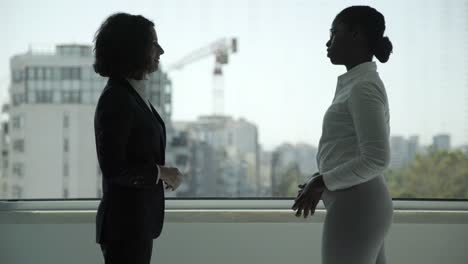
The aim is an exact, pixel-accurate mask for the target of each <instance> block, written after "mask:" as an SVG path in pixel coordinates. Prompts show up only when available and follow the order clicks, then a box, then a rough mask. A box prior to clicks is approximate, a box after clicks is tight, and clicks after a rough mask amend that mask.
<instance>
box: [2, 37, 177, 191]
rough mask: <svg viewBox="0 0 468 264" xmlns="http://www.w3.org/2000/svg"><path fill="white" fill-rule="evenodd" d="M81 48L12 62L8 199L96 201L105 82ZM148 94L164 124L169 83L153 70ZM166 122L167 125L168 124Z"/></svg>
mask: <svg viewBox="0 0 468 264" xmlns="http://www.w3.org/2000/svg"><path fill="white" fill-rule="evenodd" d="M93 60H94V56H93V53H92V47H91V46H88V45H74V44H73V45H58V46H57V47H56V50H55V52H53V53H38V52H32V51H29V52H27V53H25V54H20V55H16V56H13V57H12V58H11V62H10V67H11V77H12V78H11V84H10V89H9V92H10V103H9V105H10V107H9V110H8V116H9V128H10V129H9V133H8V136H9V140H10V142H9V144H8V155H9V161H8V162H9V164H8V169H7V170H6V178H8V180H7V182H8V186H7V189H8V190H7V192H8V193H7V194H6V195H4V196H7V197H8V198H69V197H70V198H71V197H74V198H75V197H80V198H81V197H89V198H93V197H99V196H100V195H101V178H100V177H101V174H100V169H99V166H98V163H97V158H96V150H95V139H94V124H93V120H94V110H95V107H96V103H97V101H98V98H99V96H100V94H101V91H102V89H103V88H104V86H105V84H106V82H107V78H103V77H101V76H99V75H97V74H96V73H95V72H94V70H93V67H92V64H93ZM146 92H147V93H149V98H150V100H151V102H152V103H153V105H154V106H155V107H156V108H157V109H158V111H159V112H160V113H161V115H162V117H163V118H164V119H165V120H166V121H170V116H171V82H170V80H169V79H168V78H167V76H166V75H165V74H164V73H162V72H160V71H158V72H155V73H153V74H152V75H151V76H150V79H149V81H148V86H147V91H146ZM168 123H169V122H168Z"/></svg>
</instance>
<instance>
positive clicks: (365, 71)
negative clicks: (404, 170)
mask: <svg viewBox="0 0 468 264" xmlns="http://www.w3.org/2000/svg"><path fill="white" fill-rule="evenodd" d="M389 121H390V114H389V107H388V99H387V93H386V92H385V87H384V84H383V82H382V80H381V79H380V77H379V74H378V73H377V65H376V64H375V62H365V63H362V64H359V65H357V66H355V67H354V68H352V69H351V70H349V71H348V72H347V73H345V74H343V75H341V76H339V77H338V84H337V87H336V92H335V98H334V99H333V102H332V104H331V106H330V107H329V108H328V110H327V112H326V113H325V116H324V118H323V127H322V137H321V139H320V143H319V150H318V154H317V164H318V168H319V171H320V173H321V174H322V175H323V181H324V183H325V186H326V187H327V189H328V190H331V191H335V190H339V189H346V188H349V187H352V186H355V185H358V184H360V183H363V182H366V181H369V180H371V179H373V178H374V177H377V176H379V175H382V173H383V171H384V170H385V168H387V166H388V164H389V161H390V147H389V134H390V125H389Z"/></svg>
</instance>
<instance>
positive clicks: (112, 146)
mask: <svg viewBox="0 0 468 264" xmlns="http://www.w3.org/2000/svg"><path fill="white" fill-rule="evenodd" d="M116 88H121V87H116ZM107 92H108V94H103V95H102V97H101V100H100V103H99V105H98V109H97V110H96V117H95V132H96V147H97V151H98V158H99V165H100V166H101V170H102V172H103V176H104V177H106V180H107V181H108V182H109V183H110V184H116V185H122V186H127V187H132V188H149V187H151V186H154V185H156V184H157V178H158V167H157V165H156V164H155V163H154V162H148V163H144V164H143V163H142V164H138V165H136V164H130V163H129V161H128V158H127V146H128V144H129V137H130V132H131V128H132V123H133V113H132V110H131V109H129V102H128V97H127V96H128V95H127V94H125V93H124V92H123V91H117V89H115V90H114V91H107ZM109 92H112V93H109Z"/></svg>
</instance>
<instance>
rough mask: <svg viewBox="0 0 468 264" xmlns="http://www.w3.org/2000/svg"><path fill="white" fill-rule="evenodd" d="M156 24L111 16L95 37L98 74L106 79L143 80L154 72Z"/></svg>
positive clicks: (144, 20) (127, 16)
mask: <svg viewBox="0 0 468 264" xmlns="http://www.w3.org/2000/svg"><path fill="white" fill-rule="evenodd" d="M153 28H154V23H153V22H152V21H150V20H148V19H146V18H145V17H143V16H140V15H130V14H126V13H116V14H113V15H111V16H109V17H108V18H107V19H106V20H105V21H104V22H103V23H102V25H101V26H100V27H99V29H98V30H97V32H96V34H95V37H94V43H95V46H94V54H95V61H94V64H93V67H94V71H95V72H96V73H98V74H99V75H101V76H103V77H124V78H133V79H138V80H141V79H143V78H144V76H145V75H146V74H147V73H148V72H149V71H150V68H151V58H150V56H149V54H150V50H151V45H153V44H152V39H151V38H152V34H151V30H152V29H153Z"/></svg>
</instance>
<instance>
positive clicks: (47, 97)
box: [35, 90, 54, 103]
mask: <svg viewBox="0 0 468 264" xmlns="http://www.w3.org/2000/svg"><path fill="white" fill-rule="evenodd" d="M35 94H36V103H52V100H53V95H54V94H53V92H52V91H44V90H39V91H35Z"/></svg>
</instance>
